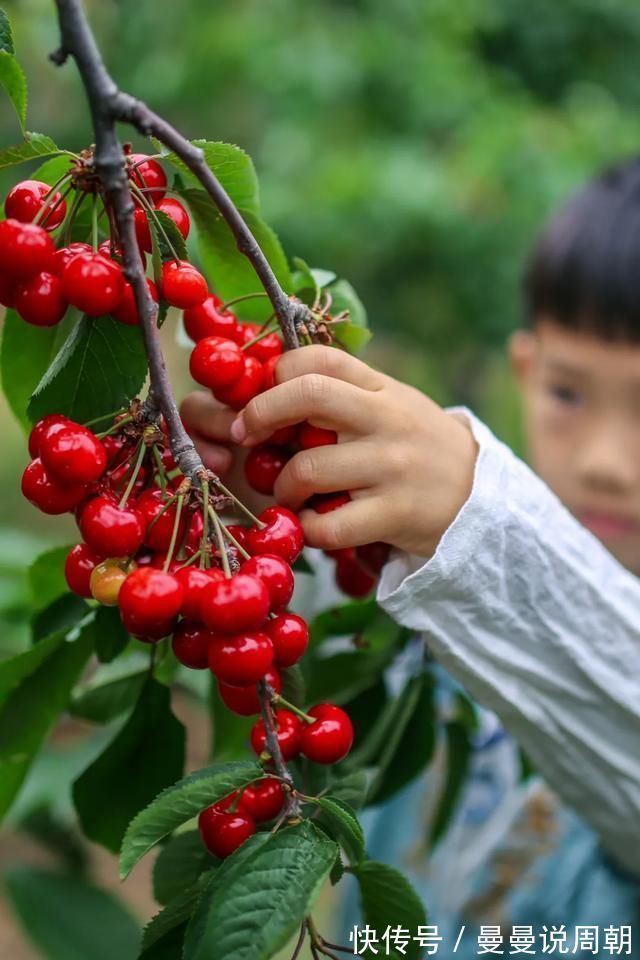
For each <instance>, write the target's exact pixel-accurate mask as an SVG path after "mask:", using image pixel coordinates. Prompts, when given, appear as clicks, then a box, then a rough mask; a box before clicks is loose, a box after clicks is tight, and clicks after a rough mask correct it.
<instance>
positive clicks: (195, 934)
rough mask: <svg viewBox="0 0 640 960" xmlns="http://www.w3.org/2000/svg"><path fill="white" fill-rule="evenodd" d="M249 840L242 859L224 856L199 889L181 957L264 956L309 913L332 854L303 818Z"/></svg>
mask: <svg viewBox="0 0 640 960" xmlns="http://www.w3.org/2000/svg"><path fill="white" fill-rule="evenodd" d="M253 839H255V838H250V841H251V840H253ZM250 841H247V843H246V844H244V848H243V847H241V848H240V850H239V851H238V852H242V851H243V849H245V848H248V849H246V855H245V857H244V858H243V860H242V862H239V861H236V863H235V864H233V862H232V858H229V860H228V861H226V862H225V864H223V866H222V867H221V868H220V869H219V870H218V871H217V872H216V873H215V874H214V876H213V879H212V881H211V883H210V885H209V887H208V888H207V889H206V890H205V892H204V894H203V896H202V899H201V901H200V904H199V906H198V909H197V911H196V914H195V915H194V917H193V919H192V921H191V923H190V924H189V927H188V929H187V934H186V937H185V942H184V960H210V958H211V957H213V956H215V957H216V960H270V958H271V957H273V956H274V954H275V953H277V951H278V950H279V949H281V948H282V947H284V946H285V944H286V943H287V941H288V940H289V938H290V937H291V936H292V935H293V934H294V933H295V931H296V930H297V929H298V928H299V927H300V924H301V923H302V920H303V919H304V917H305V916H306V915H307V914H308V913H309V911H310V909H311V907H312V906H313V904H314V902H315V900H316V898H317V896H318V894H319V892H320V889H321V887H322V885H323V883H324V882H325V880H326V879H327V877H328V876H329V873H330V871H331V868H332V867H333V864H334V863H335V859H336V854H337V847H336V845H335V843H332V842H331V841H330V840H327V839H326V838H325V837H324V836H323V835H322V834H321V833H320V832H319V831H317V830H316V829H315V828H314V827H313V825H312V824H311V823H310V822H309V821H304V822H303V823H300V824H297V825H296V826H292V827H287V828H285V829H281V830H279V831H278V832H277V833H275V834H268V835H267V840H266V841H263V842H262V843H261V844H260V845H259V846H258V845H253V846H252V847H251V848H249V843H250ZM227 864H228V869H226V870H225V868H226V867H227ZM267 878H268V879H267Z"/></svg>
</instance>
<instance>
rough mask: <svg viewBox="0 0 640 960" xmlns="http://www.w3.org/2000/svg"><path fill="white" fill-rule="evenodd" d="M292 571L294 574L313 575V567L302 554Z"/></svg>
mask: <svg viewBox="0 0 640 960" xmlns="http://www.w3.org/2000/svg"><path fill="white" fill-rule="evenodd" d="M291 569H292V570H293V572H294V573H311V574H312V573H313V567H312V566H311V564H310V563H309V561H308V560H307V558H306V557H305V555H304V554H303V553H301V554H300V556H299V557H298V559H297V560H296V561H295V563H294V564H293V567H292V568H291Z"/></svg>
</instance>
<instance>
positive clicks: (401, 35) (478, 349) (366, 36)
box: [0, 0, 640, 645]
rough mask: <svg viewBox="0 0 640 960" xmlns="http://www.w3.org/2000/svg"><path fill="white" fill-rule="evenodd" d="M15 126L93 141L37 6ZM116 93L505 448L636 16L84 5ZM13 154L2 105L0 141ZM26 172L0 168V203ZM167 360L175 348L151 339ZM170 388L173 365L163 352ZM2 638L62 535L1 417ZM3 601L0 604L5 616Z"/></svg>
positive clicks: (24, 37)
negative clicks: (157, 118) (522, 349)
mask: <svg viewBox="0 0 640 960" xmlns="http://www.w3.org/2000/svg"><path fill="white" fill-rule="evenodd" d="M3 6H4V7H5V9H6V10H7V12H8V13H9V15H10V17H11V19H12V22H13V26H14V35H15V43H16V52H17V55H18V57H19V59H20V60H21V62H22V64H23V66H24V68H25V70H26V72H27V77H28V81H29V85H30V91H31V95H30V107H29V124H28V125H29V128H30V129H32V130H36V131H40V132H43V133H48V134H50V135H51V136H53V137H54V139H56V140H57V142H58V143H60V144H61V145H62V146H66V147H70V148H74V149H79V148H82V147H83V146H85V145H86V144H87V143H88V142H89V141H90V139H91V134H90V129H89V124H88V115H87V111H86V108H85V102H84V95H83V92H82V89H81V87H80V84H79V81H78V77H77V73H76V70H75V67H74V65H73V64H72V63H69V64H68V65H67V66H66V67H65V68H63V69H56V68H54V67H53V66H52V65H51V63H50V62H49V61H48V59H47V54H48V52H49V51H50V50H52V49H53V48H54V47H55V46H56V41H57V34H56V21H55V17H54V4H53V0H17V2H16V0H4V3H3ZM86 6H87V8H88V11H89V14H90V17H91V20H92V23H93V25H94V27H95V30H96V33H97V36H98V38H99V41H100V44H101V47H102V50H103V52H104V56H105V59H106V61H107V63H108V64H109V66H110V68H111V69H112V72H113V74H114V76H115V78H116V79H117V81H118V82H119V83H120V84H121V85H122V86H123V87H124V88H125V89H127V90H129V91H130V92H132V93H133V94H135V95H137V96H140V97H141V98H143V99H145V100H147V101H148V103H149V104H150V105H152V106H153V107H154V108H155V109H156V110H157V111H159V112H160V113H162V114H164V115H166V116H167V118H169V119H170V120H171V121H173V123H174V124H176V125H177V126H178V127H179V128H180V129H181V130H182V131H183V132H184V133H185V134H187V135H188V136H191V137H204V138H207V139H219V140H226V141H230V142H234V143H237V144H239V145H240V146H242V147H244V148H245V149H246V150H247V151H248V152H249V153H250V154H251V155H252V157H253V158H254V161H255V163H256V166H257V169H258V174H259V177H260V181H261V189H262V206H263V210H264V214H265V217H266V219H267V220H268V222H270V223H271V225H272V226H273V227H274V228H275V229H276V231H277V232H278V233H279V235H280V237H281V239H282V241H283V244H284V246H285V249H286V250H287V252H288V253H289V255H291V256H293V255H299V256H302V257H304V258H305V259H306V260H307V261H308V262H309V263H311V264H312V265H314V266H322V267H326V268H330V269H332V270H335V271H336V272H337V273H338V274H339V275H340V276H345V277H347V278H348V279H349V280H351V282H352V283H353V284H354V285H355V287H356V289H357V290H358V292H359V294H360V295H361V297H362V299H363V300H364V302H365V304H366V306H367V309H368V312H369V317H370V322H371V325H372V327H373V328H374V330H375V333H376V337H375V339H374V342H373V344H372V346H371V348H370V351H369V358H370V359H371V360H372V362H377V363H379V364H381V365H384V367H385V369H386V370H387V371H388V372H391V373H394V374H395V375H397V376H399V377H402V378H404V379H406V380H408V381H410V382H412V383H414V384H415V385H417V386H419V387H421V388H424V389H426V390H429V391H430V392H431V393H432V395H433V396H434V397H435V398H436V399H437V400H439V401H440V402H443V403H451V402H464V403H468V404H470V405H471V406H473V408H474V409H475V410H476V411H477V412H478V413H479V414H480V415H481V416H482V417H484V418H485V419H486V420H487V421H488V422H489V423H490V425H491V426H492V427H493V428H494V429H495V430H496V431H497V432H498V433H499V434H500V435H501V436H502V437H504V438H505V439H506V440H507V441H508V442H510V443H511V444H512V445H514V446H515V447H516V449H520V442H521V441H520V435H519V430H518V408H517V400H516V396H515V392H514V389H513V385H512V383H511V379H510V376H509V372H508V368H507V364H506V362H505V359H504V344H505V340H506V337H507V336H508V334H509V332H510V331H511V330H512V329H514V328H515V327H516V326H517V324H518V323H519V321H520V314H521V305H520V296H519V282H520V275H521V270H522V266H523V263H524V259H525V257H526V253H527V250H528V247H529V245H530V243H531V241H532V239H533V237H534V236H535V234H536V231H537V230H538V228H539V227H540V225H541V224H542V223H543V221H544V219H545V217H546V216H547V215H548V213H549V211H550V210H552V209H553V208H554V206H555V205H557V204H558V203H559V202H560V201H562V200H563V198H565V197H566V196H567V195H568V194H569V193H570V192H571V191H572V190H573V189H575V188H576V187H577V186H579V185H580V184H581V183H582V182H583V181H584V180H585V179H586V178H587V177H588V176H589V175H590V174H592V173H593V172H594V171H595V170H597V169H598V168H600V167H601V166H602V165H603V164H605V163H607V162H608V161H610V160H613V159H618V158H620V157H622V156H625V155H628V154H630V153H632V152H633V151H634V150H637V149H638V145H639V144H640V73H639V72H638V69H637V63H638V51H639V50H640V6H638V4H637V3H636V2H634V0H563V2H562V3H558V2H557V0H457V2H455V3H452V2H450V0H395V2H394V3H389V2H388V0H387V2H383V0H315V2H314V3H307V4H304V3H300V2H295V0H271V2H268V3H264V2H258V0H183V2H181V3H167V2H163V0H119V2H118V0H87V2H86ZM19 138H20V134H19V129H18V126H17V122H16V120H15V117H14V115H13V113H12V111H11V108H10V106H9V104H8V102H6V101H4V100H2V99H1V98H0V143H1V144H2V146H6V145H8V144H11V143H13V142H17V141H18V140H19ZM25 173H26V171H25V170H24V168H22V169H21V170H20V172H18V170H17V169H15V168H14V169H13V170H9V171H3V172H2V176H0V188H1V189H2V191H3V192H5V191H6V189H7V188H8V187H9V186H10V185H11V184H12V183H13V182H15V181H16V180H17V179H18V178H21V177H22V176H24V175H25ZM165 333H166V334H167V336H168V338H169V339H168V343H171V344H172V338H171V333H170V331H165ZM170 350H171V352H172V354H173V356H172V368H173V370H174V371H175V373H176V377H177V380H178V384H179V387H178V389H179V390H186V389H187V386H188V383H187V380H186V374H185V373H184V370H185V367H186V363H185V360H184V355H180V354H179V353H178V351H177V348H175V347H173V346H171V347H170ZM0 425H1V429H2V437H3V451H2V457H0V483H1V485H2V486H1V489H2V494H3V497H2V505H3V507H2V509H3V516H2V518H1V521H2V522H1V525H0V606H4V607H5V613H4V615H3V617H4V619H3V621H2V623H0V627H1V628H2V629H3V634H4V639H5V644H6V645H10V638H11V637H12V636H14V635H15V637H16V642H19V635H20V632H21V625H22V624H23V622H24V597H25V595H26V594H25V591H26V580H25V575H24V569H25V567H26V565H27V564H28V563H29V561H30V560H31V559H32V558H33V557H34V556H35V555H36V554H37V553H38V552H40V551H41V550H42V549H43V546H44V545H45V544H46V543H51V542H58V543H59V542H65V541H68V540H69V539H70V527H68V526H67V527H65V524H64V523H63V522H61V521H59V520H57V521H56V520H49V519H46V518H43V517H42V516H41V515H39V514H37V513H36V511H34V510H33V509H32V508H30V507H29V506H28V505H27V504H25V503H24V502H23V501H22V500H21V498H20V495H19V489H18V487H19V484H18V476H19V472H20V471H21V469H22V467H23V464H24V463H25V444H24V439H23V438H22V437H21V435H20V433H19V430H18V428H17V426H16V425H15V423H14V421H13V420H12V418H11V415H10V414H9V413H8V411H7V410H6V407H4V406H2V407H0ZM3 601H4V602H3Z"/></svg>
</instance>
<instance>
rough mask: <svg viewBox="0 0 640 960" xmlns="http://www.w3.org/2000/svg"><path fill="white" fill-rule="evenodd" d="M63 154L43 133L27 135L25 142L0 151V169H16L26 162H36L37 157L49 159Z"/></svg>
mask: <svg viewBox="0 0 640 960" xmlns="http://www.w3.org/2000/svg"><path fill="white" fill-rule="evenodd" d="M59 153H63V151H62V150H60V148H59V147H58V146H57V145H56V144H55V143H54V142H53V140H52V139H51V137H47V136H45V135H44V134H43V133H25V140H24V141H23V142H21V143H17V144H16V145H15V146H13V147H5V148H4V150H0V168H1V167H14V166H15V165H16V164H18V163H24V162H25V160H35V159H36V158H37V157H47V156H51V155H52V154H59Z"/></svg>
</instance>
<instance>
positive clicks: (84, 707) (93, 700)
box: [69, 671, 147, 723]
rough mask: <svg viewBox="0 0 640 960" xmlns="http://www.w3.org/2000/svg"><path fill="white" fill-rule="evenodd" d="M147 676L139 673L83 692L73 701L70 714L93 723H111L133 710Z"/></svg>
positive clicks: (142, 672)
mask: <svg viewBox="0 0 640 960" xmlns="http://www.w3.org/2000/svg"><path fill="white" fill-rule="evenodd" d="M146 675H147V673H146V671H138V672H137V673H131V674H128V675H127V676H124V677H118V678H117V679H115V680H111V681H109V682H107V683H102V684H99V685H98V686H95V687H91V688H90V689H88V690H83V691H82V693H80V694H78V695H77V696H76V697H74V699H73V700H72V701H71V704H70V706H69V713H71V714H72V715H73V716H74V717H82V718H83V719H84V720H89V721H91V722H92V723H109V722H110V721H111V720H115V719H116V717H119V716H121V715H122V714H123V713H126V712H127V710H131V709H132V708H133V706H134V704H135V703H136V702H137V700H138V698H139V697H140V691H141V689H142V685H143V683H144V681H145V677H146Z"/></svg>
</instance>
